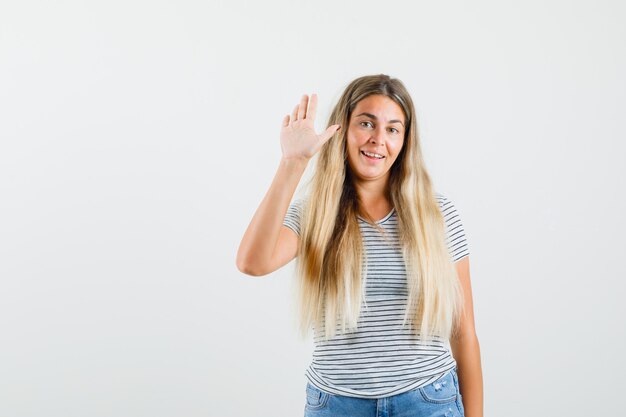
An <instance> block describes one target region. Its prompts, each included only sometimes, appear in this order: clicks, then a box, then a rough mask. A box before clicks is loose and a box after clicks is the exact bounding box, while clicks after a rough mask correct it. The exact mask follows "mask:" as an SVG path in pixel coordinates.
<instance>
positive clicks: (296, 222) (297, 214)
mask: <svg viewBox="0 0 626 417" xmlns="http://www.w3.org/2000/svg"><path fill="white" fill-rule="evenodd" d="M302 205H303V200H302V199H299V200H295V201H294V202H292V203H291V204H290V205H289V208H288V209H287V214H286V215H285V220H283V225H284V226H287V227H288V228H290V229H291V230H293V231H294V232H295V234H297V235H298V236H300V219H301V218H302Z"/></svg>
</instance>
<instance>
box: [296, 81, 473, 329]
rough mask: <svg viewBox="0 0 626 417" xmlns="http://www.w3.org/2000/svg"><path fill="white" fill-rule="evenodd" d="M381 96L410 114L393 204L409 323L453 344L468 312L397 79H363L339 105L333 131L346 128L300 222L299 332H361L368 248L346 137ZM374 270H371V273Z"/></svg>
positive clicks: (322, 165) (320, 162)
mask: <svg viewBox="0 0 626 417" xmlns="http://www.w3.org/2000/svg"><path fill="white" fill-rule="evenodd" d="M374 94H380V95H384V96H387V97H389V98H390V99H392V100H393V101H395V102H396V103H397V104H398V105H399V106H400V107H401V108H402V110H403V112H404V114H405V118H406V120H405V122H406V128H405V132H406V133H405V138H404V144H403V147H402V150H401V151H400V154H399V155H398V158H397V159H396V161H395V163H394V164H393V166H392V167H391V169H390V178H389V186H388V190H387V193H388V195H387V197H388V198H389V200H390V202H391V203H392V205H393V206H394V207H395V209H396V213H397V216H398V236H399V239H400V243H401V245H402V248H403V257H404V262H405V266H406V274H407V286H408V292H409V297H408V301H407V308H406V314H405V317H404V322H403V325H405V324H406V323H407V321H408V322H409V324H411V325H412V327H413V329H414V331H415V332H416V334H419V335H420V337H421V338H422V339H423V340H432V339H433V338H436V337H441V338H446V339H447V338H449V337H450V336H451V335H452V334H453V333H454V332H455V329H456V326H457V324H458V320H459V317H460V314H461V313H462V308H463V301H462V299H463V294H462V291H461V289H460V284H459V282H458V277H457V273H456V269H455V267H454V264H453V261H452V258H451V256H450V253H449V250H448V247H447V245H446V236H445V224H444V219H443V216H442V214H441V211H440V209H439V205H438V202H437V200H436V196H435V194H434V191H433V188H432V184H431V180H430V177H429V175H428V173H427V172H426V168H425V165H424V161H423V158H422V151H421V148H420V144H419V137H418V133H417V126H416V121H415V108H414V106H413V102H412V100H411V97H410V95H409V93H408V91H407V90H406V88H405V87H404V85H403V84H402V82H401V81H400V80H398V79H392V78H390V77H389V76H387V75H382V74H381V75H372V76H365V77H360V78H357V79H356V80H354V81H352V82H351V83H350V84H349V85H348V86H347V87H346V89H345V91H344V92H343V94H342V95H341V97H340V98H339V101H338V102H337V104H336V105H335V107H334V109H333V111H332V113H331V115H330V117H329V120H328V126H331V125H334V124H340V125H341V126H342V127H344V128H343V129H341V130H340V131H339V132H338V133H336V134H335V135H334V136H333V137H332V138H331V139H329V140H328V142H326V143H325V144H324V146H323V147H322V149H321V150H320V152H319V154H318V156H317V158H318V159H317V165H316V169H315V173H314V175H313V177H312V179H311V183H310V194H309V196H308V198H307V199H306V200H305V202H304V205H303V210H302V219H301V236H300V249H299V253H298V258H297V264H296V272H297V275H298V283H299V294H300V303H299V307H300V330H301V333H302V334H303V335H304V334H306V333H308V331H309V329H310V327H311V326H315V327H316V328H317V329H320V330H323V334H324V337H325V339H326V340H328V339H330V338H332V337H333V336H334V335H335V334H336V327H337V325H338V323H341V329H342V332H345V331H346V327H347V328H348V329H349V330H352V329H356V328H357V320H358V318H359V316H360V312H361V307H362V302H363V300H364V296H365V295H364V294H365V289H364V285H363V281H362V277H365V276H366V270H363V269H362V262H363V261H364V259H363V256H364V254H363V245H362V240H361V232H360V228H359V224H358V220H357V215H359V214H361V213H362V211H361V210H360V207H361V206H360V201H359V196H358V195H357V192H356V189H355V187H354V184H353V180H352V177H351V172H350V168H349V165H348V159H347V149H346V135H347V131H348V129H347V126H348V125H349V122H350V117H351V114H352V111H353V110H354V108H355V107H356V105H357V103H358V102H359V101H361V100H363V99H364V98H366V97H368V96H370V95H374ZM366 268H367V266H366Z"/></svg>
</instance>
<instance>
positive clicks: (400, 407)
mask: <svg viewBox="0 0 626 417" xmlns="http://www.w3.org/2000/svg"><path fill="white" fill-rule="evenodd" d="M430 416H441V417H444V416H445V417H464V416H465V412H464V410H463V402H462V399H461V392H460V391H459V379H458V376H457V374H456V369H451V370H450V371H449V372H447V373H446V374H445V375H444V376H442V377H441V378H439V379H438V380H436V381H435V382H432V383H430V384H428V385H425V386H423V387H420V388H416V389H414V390H411V391H407V392H404V393H402V394H397V395H392V396H390V397H385V398H378V399H368V398H354V397H345V396H342V395H336V394H330V393H328V392H325V391H321V390H319V389H317V388H316V387H315V386H313V385H311V383H307V386H306V405H305V406H304V417H430Z"/></svg>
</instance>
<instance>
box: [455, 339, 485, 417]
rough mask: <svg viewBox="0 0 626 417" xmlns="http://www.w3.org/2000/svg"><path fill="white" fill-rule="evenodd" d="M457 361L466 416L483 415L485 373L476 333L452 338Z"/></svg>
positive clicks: (475, 416) (479, 416) (480, 416)
mask: <svg viewBox="0 0 626 417" xmlns="http://www.w3.org/2000/svg"><path fill="white" fill-rule="evenodd" d="M450 346H451V347H452V354H453V356H454V359H455V360H456V362H457V368H458V369H457V374H458V376H459V388H460V390H461V397H463V408H464V409H465V417H482V416H483V375H482V365H481V361H480V345H479V343H478V338H477V337H476V334H475V333H472V334H470V335H465V336H460V337H459V338H456V339H452V340H450Z"/></svg>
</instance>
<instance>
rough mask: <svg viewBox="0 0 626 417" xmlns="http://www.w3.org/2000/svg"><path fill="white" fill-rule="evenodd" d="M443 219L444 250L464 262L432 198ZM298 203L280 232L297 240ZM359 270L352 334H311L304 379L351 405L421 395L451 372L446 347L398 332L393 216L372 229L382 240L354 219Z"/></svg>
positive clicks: (463, 251) (459, 240)
mask: <svg viewBox="0 0 626 417" xmlns="http://www.w3.org/2000/svg"><path fill="white" fill-rule="evenodd" d="M436 197H437V201H438V202H439V207H440V209H441V212H442V214H443V217H444V220H445V224H446V230H447V236H446V242H447V244H448V248H449V251H450V254H451V256H452V259H453V260H454V261H455V262H456V261H458V260H460V259H462V258H464V257H466V256H468V255H469V251H468V247H467V242H466V239H465V232H464V230H463V225H462V224H461V220H460V218H459V215H458V213H457V211H456V209H455V207H454V205H453V204H452V202H451V201H450V200H448V199H447V198H446V197H444V196H443V195H441V194H438V193H437V194H436ZM302 203H303V200H296V201H294V202H293V203H292V204H291V205H290V206H289V209H288V210H287V215H286V216H285V220H284V222H283V224H284V225H285V226H287V227H289V228H290V229H292V230H293V231H294V232H295V233H296V234H298V235H300V214H301V207H302ZM358 222H359V227H360V230H361V236H362V238H363V247H364V250H365V253H364V255H365V259H364V262H367V275H366V277H365V278H366V279H365V300H364V302H363V306H362V309H361V315H360V317H359V319H358V322H357V325H358V327H357V329H356V330H355V331H352V332H350V331H347V332H346V333H344V334H342V333H341V329H340V327H339V325H338V326H337V330H338V331H337V335H335V336H334V337H333V338H331V339H330V340H328V341H324V339H323V332H322V331H319V329H314V330H315V331H314V333H315V336H314V342H315V349H314V352H313V360H312V362H311V364H310V365H309V367H308V369H307V370H306V372H305V374H306V377H307V379H308V380H309V382H310V383H311V384H313V385H314V386H315V387H317V388H318V389H320V390H322V391H326V392H329V393H332V394H338V395H344V396H348V397H357V398H383V397H388V396H391V395H397V394H401V393H403V392H406V391H410V390H412V389H416V388H419V387H422V386H424V385H427V384H430V383H431V382H433V381H435V380H437V379H439V378H440V377H442V376H443V375H445V374H446V372H448V371H450V370H451V369H453V368H454V367H455V366H456V361H455V360H454V358H453V357H452V353H451V350H450V347H449V343H448V341H447V340H446V341H444V340H443V339H441V338H435V341H434V342H429V343H426V342H422V341H421V340H420V338H419V337H418V336H415V334H413V333H412V332H411V330H410V328H409V327H408V326H404V327H403V326H402V321H403V319H404V313H405V308H406V303H407V300H408V287H407V280H406V270H405V265H404V260H403V258H402V251H401V247H400V244H399V238H398V231H397V227H398V219H397V215H396V211H395V209H392V210H391V212H390V213H389V214H387V215H386V216H385V217H384V218H382V219H381V220H379V221H377V222H376V223H377V224H378V226H380V227H381V228H383V229H384V230H385V234H386V236H385V237H383V235H382V234H381V233H380V231H378V230H377V229H376V228H375V227H373V226H372V225H370V224H369V223H367V222H366V221H365V220H364V219H362V218H360V217H359V218H358Z"/></svg>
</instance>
